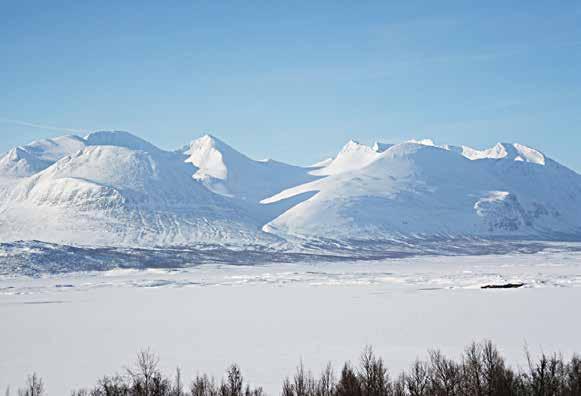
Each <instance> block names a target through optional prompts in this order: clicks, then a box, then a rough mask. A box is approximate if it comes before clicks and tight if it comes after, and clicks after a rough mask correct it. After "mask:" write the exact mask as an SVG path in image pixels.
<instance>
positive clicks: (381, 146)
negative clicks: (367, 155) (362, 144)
mask: <svg viewBox="0 0 581 396" xmlns="http://www.w3.org/2000/svg"><path fill="white" fill-rule="evenodd" d="M391 147H393V144H389V143H381V142H375V143H373V146H371V149H372V150H373V151H375V152H377V153H383V152H384V151H387V150H389V149H390V148H391Z"/></svg>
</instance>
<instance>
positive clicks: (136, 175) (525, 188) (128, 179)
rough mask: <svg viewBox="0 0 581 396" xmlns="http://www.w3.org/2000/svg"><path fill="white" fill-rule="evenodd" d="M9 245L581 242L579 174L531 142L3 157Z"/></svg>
mask: <svg viewBox="0 0 581 396" xmlns="http://www.w3.org/2000/svg"><path fill="white" fill-rule="evenodd" d="M0 180H1V181H2V182H1V183H0V242H9V241H17V240H25V241H26V240H41V241H45V242H53V243H60V244H78V245H91V246H95V245H108V246H112V245H113V246H144V247H154V246H182V245H188V244H191V243H196V242H212V243H235V244H267V245H269V244H272V243H274V242H275V241H287V242H290V243H299V244H303V243H304V242H305V241H310V240H317V241H342V242H345V241H347V242H348V243H353V241H362V240H363V241H370V240H373V241H392V240H398V241H401V240H414V241H421V240H422V239H426V238H464V237H471V238H472V237H475V238H513V239H537V240H543V239H545V240H579V239H581V176H580V175H578V174H577V173H575V172H573V171H572V170H570V169H568V168H566V167H564V166H562V165H560V164H559V163H557V162H556V161H554V160H552V159H550V158H548V157H546V156H545V155H544V154H542V153H541V152H540V151H538V150H535V149H532V148H529V147H526V146H523V145H521V144H507V143H499V144H497V145H496V146H494V147H493V148H491V149H488V150H476V149H472V148H469V147H466V146H449V145H437V144H435V143H434V142H433V141H431V140H429V139H424V140H415V141H409V142H405V143H402V144H395V145H394V144H384V143H375V144H374V145H373V146H366V145H364V144H360V143H357V142H355V141H349V142H348V143H347V144H346V145H345V146H344V147H343V148H342V149H341V150H340V152H339V153H338V154H337V155H336V156H335V157H334V158H332V159H330V160H326V161H323V162H321V163H319V164H316V165H315V166H312V167H300V166H294V165H288V164H285V163H282V162H278V161H273V160H265V161H256V160H253V159H251V158H249V157H247V156H246V155H244V154H242V153H240V152H238V151H236V150H235V149H234V148H232V147H230V146H229V145H227V144H226V143H224V142H222V141H221V140H219V139H217V138H215V137H213V136H210V135H205V136H202V137H201V138H198V139H196V140H194V141H193V142H192V143H191V144H190V145H189V146H188V147H187V148H186V149H183V150H180V151H175V152H168V151H164V150H161V149H159V148H157V147H155V146H154V145H152V144H151V143H149V142H147V141H145V140H143V139H141V138H139V137H137V136H134V135H132V134H130V133H128V132H122V131H101V132H94V133H91V134H89V135H88V136H86V137H76V136H63V137H58V138H54V139H47V140H42V141H37V142H33V143H31V144H28V145H25V146H19V147H16V148H14V149H12V150H10V152H9V153H7V154H6V155H4V156H3V157H2V158H1V159H0Z"/></svg>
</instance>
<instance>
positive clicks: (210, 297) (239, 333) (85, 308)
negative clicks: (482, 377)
mask: <svg viewBox="0 0 581 396" xmlns="http://www.w3.org/2000/svg"><path fill="white" fill-rule="evenodd" d="M503 283H525V286H524V287H522V288H519V289H506V290H498V289H493V290H489V289H488V290H484V289H481V286H483V285H486V284H503ZM580 301H581V253H575V252H560V251H557V250H554V251H552V250H546V251H544V252H539V253H536V254H529V255H527V254H515V255H502V256H464V257H417V258H406V259H399V260H387V261H375V262H342V263H316V264H315V263H308V264H305V263H293V264H272V265H261V266H228V265H205V266H200V267H196V268H191V269H185V270H179V271H171V270H159V269H157V270H143V271H138V270H113V271H108V272H91V273H73V274H68V275H61V276H44V277H41V278H28V277H23V276H5V277H3V278H1V279H0V317H1V318H2V326H0V339H1V340H2V346H1V348H0V391H2V392H3V391H4V388H5V387H6V386H8V385H10V386H11V388H12V389H15V388H16V387H17V386H19V385H21V384H23V383H24V381H25V378H26V375H27V374H28V373H31V372H33V371H36V372H37V373H38V374H40V375H41V376H42V377H43V378H44V380H45V383H46V386H47V389H48V392H49V394H50V395H66V394H68V393H69V391H70V390H71V389H72V388H76V387H81V386H90V385H93V384H94V383H95V381H96V380H97V378H98V377H101V376H103V375H105V374H113V373H115V372H117V371H122V370H123V367H124V366H126V365H129V364H131V362H132V361H133V358H134V356H135V354H136V352H137V351H139V350H140V349H143V348H146V347H151V349H152V350H153V351H154V352H156V353H157V354H159V356H160V358H161V364H162V367H163V368H164V370H166V371H168V372H171V371H173V370H174V369H175V367H176V366H180V367H181V368H182V370H183V372H184V376H185V377H187V378H188V379H189V378H191V377H193V376H194V375H195V374H196V373H197V372H207V373H209V374H212V375H215V376H216V377H220V376H221V375H222V373H223V371H224V369H225V367H226V366H227V365H228V364H229V363H232V362H237V363H238V364H240V365H241V367H242V370H243V373H244V374H245V376H246V378H247V379H248V380H249V381H250V382H251V383H253V384H256V385H263V386H264V387H265V389H266V390H267V391H268V392H269V393H270V394H278V392H279V389H280V385H281V383H282V380H283V378H284V376H286V375H290V374H292V372H293V371H294V368H295V366H296V365H297V364H298V362H299V360H300V359H302V360H303V361H304V363H305V366H306V367H308V368H311V369H313V370H314V371H316V372H318V370H319V369H320V368H322V366H323V365H324V364H325V363H326V362H327V361H328V360H331V361H332V362H333V363H334V366H335V368H336V369H339V368H340V366H341V364H342V363H343V362H344V361H345V360H347V359H350V360H355V361H356V360H357V359H358V356H359V353H360V352H361V350H362V349H363V347H364V346H365V345H372V346H374V348H375V349H376V351H377V352H378V354H380V355H381V356H382V357H384V359H385V360H386V364H387V366H388V367H389V368H390V369H391V371H392V372H393V371H395V372H396V374H397V371H399V370H401V369H403V368H405V367H407V366H408V365H409V364H411V363H412V361H413V360H414V359H415V357H417V356H420V357H421V356H424V355H425V352H426V350H427V349H429V348H434V347H439V348H441V349H442V350H443V351H444V352H445V353H447V354H450V355H451V356H453V357H457V356H458V355H459V354H460V352H461V351H462V350H463V348H464V346H465V345H467V344H468V343H470V342H471V341H473V340H481V339H484V338H486V339H491V340H493V341H494V342H495V343H496V344H497V345H498V346H499V347H500V349H501V350H502V351H503V352H504V354H505V355H506V356H507V357H508V359H509V360H510V361H511V362H514V363H517V364H524V361H525V356H524V348H525V345H528V348H529V349H530V350H531V351H532V352H537V351H539V350H544V351H546V352H553V351H557V352H563V353H564V354H565V355H566V356H567V355H568V354H570V353H571V352H573V351H577V352H581V338H580V337H579V328H580V327H581V316H580V315H578V313H577V310H578V309H579V307H578V306H579V302H580Z"/></svg>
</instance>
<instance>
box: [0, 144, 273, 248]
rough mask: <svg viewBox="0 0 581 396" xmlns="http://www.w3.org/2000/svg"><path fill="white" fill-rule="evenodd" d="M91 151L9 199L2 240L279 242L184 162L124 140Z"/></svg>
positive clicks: (1, 213) (25, 183)
mask: <svg viewBox="0 0 581 396" xmlns="http://www.w3.org/2000/svg"><path fill="white" fill-rule="evenodd" d="M86 141H87V147H86V148H85V149H83V150H82V151H79V152H77V153H75V154H73V155H71V156H68V157H64V158H62V159H61V160H59V161H57V162H56V163H54V164H53V165H51V166H49V167H48V168H47V169H45V170H43V171H42V172H40V173H38V174H36V175H34V176H32V177H29V178H26V179H23V180H22V181H20V182H19V183H18V184H17V185H16V186H15V187H14V188H13V189H11V191H9V192H6V193H5V197H4V198H3V199H2V205H1V206H0V237H1V239H2V240H20V239H23V240H31V239H38V240H43V241H47V242H55V243H75V244H97V245H130V246H157V245H164V246H167V245H184V244H191V243H196V242H208V243H215V242H220V243H228V242H244V243H254V242H257V241H260V240H264V241H268V240H273V238H272V237H270V238H269V237H268V236H266V237H265V236H264V235H263V233H261V232H260V230H259V226H260V224H258V223H257V222H256V221H255V220H254V219H253V218H251V217H250V216H249V215H248V214H246V213H245V212H244V210H242V209H241V208H239V207H237V206H236V205H235V204H234V203H233V202H232V201H230V200H226V199H224V198H223V197H220V196H218V195H216V194H213V193H212V192H210V191H208V190H207V189H206V188H204V186H202V185H200V184H199V183H196V182H195V181H194V180H192V178H191V169H190V166H189V165H188V164H185V163H184V162H183V158H182V157H181V155H179V154H177V153H169V152H165V151H162V150H160V149H158V148H156V147H154V146H152V145H149V143H147V142H144V141H142V140H141V139H139V138H137V137H134V136H132V135H129V134H126V133H99V134H97V135H89V136H88V137H87V140H86Z"/></svg>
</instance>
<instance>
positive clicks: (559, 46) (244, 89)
mask: <svg viewBox="0 0 581 396" xmlns="http://www.w3.org/2000/svg"><path fill="white" fill-rule="evenodd" d="M0 87H1V89H2V95H1V96H0V137H1V139H0V151H6V150H7V149H8V148H10V147H11V146H14V145H17V144H23V143H26V142H28V141H30V140H34V139H37V138H42V137H49V136H55V135H60V134H64V133H68V132H67V131H66V130H64V129H66V128H69V129H72V130H76V129H79V130H83V131H91V130H99V129H122V130H128V131H131V132H133V133H135V134H137V135H140V136H142V137H144V138H146V139H147V140H149V141H151V142H152V143H154V144H156V145H158V146H160V147H163V148H172V149H173V148H177V147H179V146H182V145H183V144H185V143H187V142H188V141H190V140H192V139H193V138H195V137H196V136H198V135H200V134H203V133H205V132H210V133H212V134H214V135H216V136H218V137H220V138H222V139H223V140H225V141H226V142H228V143H230V144H231V145H232V146H234V147H236V148H237V149H239V150H241V151H243V152H245V153H247V154H248V155H250V156H251V157H254V158H257V159H261V158H266V157H270V158H275V159H279V160H283V161H291V162H294V163H299V164H308V163H312V162H315V161H317V160H319V159H321V158H322V157H325V156H329V155H332V154H334V153H335V152H336V151H337V150H338V149H339V148H340V147H341V146H342V145H343V144H344V143H345V142H346V141H347V140H348V139H350V138H354V139H356V140H359V141H361V142H363V143H372V142H373V141H375V140H380V141H386V142H393V141H399V140H403V139H408V138H432V139H434V140H435V141H436V142H439V143H449V144H467V145H471V146H475V147H477V148H485V147H488V146H492V145H493V144H495V143H496V142H498V141H508V142H513V141H514V142H520V143H524V144H527V145H530V146H533V147H536V148H538V149H541V150H542V151H544V152H545V153H547V154H549V155H550V156H552V157H554V158H556V159H557V160H559V161H560V162H562V163H564V164H565V165H568V166H570V167H572V168H574V169H575V170H577V171H578V172H579V171H581V154H580V148H581V2H579V1H551V2H547V1H542V2H541V1H539V2H536V1H516V2H513V1H498V2H496V1H488V2H471V1H465V2H446V1H442V2H431V1H426V2H415V1H405V2H404V1H401V2H395V1H377V2H374V1H363V2H355V1H340V0H336V1H330V2H324V1H317V2H312V1H308V2H301V1H296V2H282V1H280V2H279V1H272V2H266V1H224V2H213V1H212V2H210V1H208V2H201V1H171V2H160V1H124V2H113V1H104V2H96V1H94V2H80V1H68V2H64V1H50V2H47V1H46V2H33V1H22V2H20V1H19V2H16V1H12V2H2V3H0ZM14 121H21V122H23V123H31V124H37V126H36V127H33V126H24V125H22V123H20V124H19V123H18V122H14ZM48 127H57V128H61V129H63V131H62V132H61V131H60V130H55V129H51V128H48Z"/></svg>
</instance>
